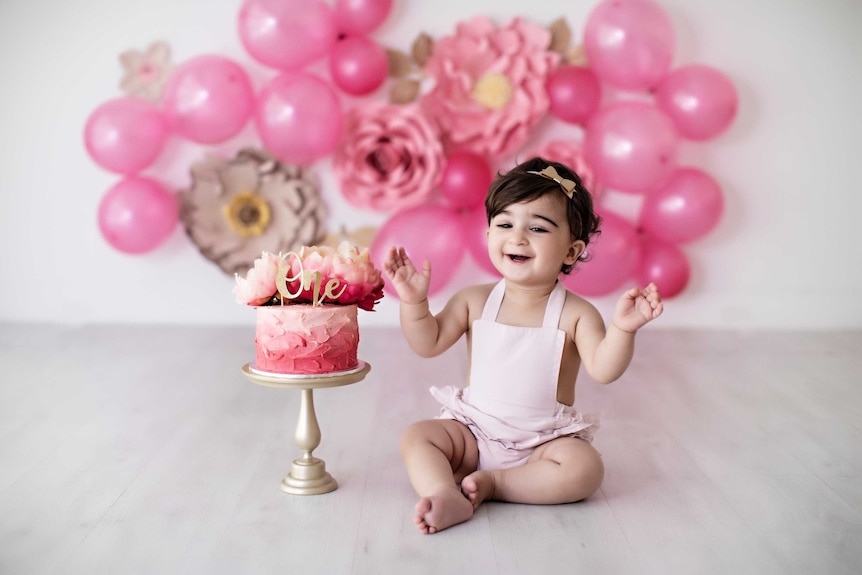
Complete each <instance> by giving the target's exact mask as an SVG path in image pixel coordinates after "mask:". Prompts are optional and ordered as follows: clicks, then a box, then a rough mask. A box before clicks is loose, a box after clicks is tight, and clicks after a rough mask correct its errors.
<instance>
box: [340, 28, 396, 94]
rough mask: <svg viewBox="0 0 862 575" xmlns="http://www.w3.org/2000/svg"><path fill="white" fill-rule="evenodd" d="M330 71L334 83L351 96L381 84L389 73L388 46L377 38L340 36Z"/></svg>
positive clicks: (367, 92) (372, 89)
mask: <svg viewBox="0 0 862 575" xmlns="http://www.w3.org/2000/svg"><path fill="white" fill-rule="evenodd" d="M329 73H330V75H331V76H332V81H333V82H335V85H336V86H338V87H339V88H341V89H342V90H344V91H345V92H346V93H348V94H350V95H352V96H363V95H365V94H369V93H371V92H373V91H374V90H376V89H377V88H379V87H380V86H381V85H382V84H383V81H384V80H386V76H387V74H388V73H389V59H388V57H387V56H386V50H384V49H383V47H381V46H380V44H378V43H377V42H375V41H374V40H370V39H368V38H366V37H364V36H353V37H351V38H345V39H343V40H339V41H338V42H337V43H336V44H335V47H334V48H333V49H332V55H331V56H330V57H329Z"/></svg>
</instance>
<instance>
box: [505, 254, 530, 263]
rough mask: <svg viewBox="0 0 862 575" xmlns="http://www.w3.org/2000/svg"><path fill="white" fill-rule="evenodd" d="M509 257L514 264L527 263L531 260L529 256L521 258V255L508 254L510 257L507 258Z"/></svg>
mask: <svg viewBox="0 0 862 575" xmlns="http://www.w3.org/2000/svg"><path fill="white" fill-rule="evenodd" d="M507 257H508V258H509V259H510V260H512V261H513V262H525V261H527V260H528V259H530V258H529V256H521V255H518V254H508V256H507Z"/></svg>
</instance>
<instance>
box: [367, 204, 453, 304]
mask: <svg viewBox="0 0 862 575" xmlns="http://www.w3.org/2000/svg"><path fill="white" fill-rule="evenodd" d="M393 245H399V246H404V248H405V249H406V250H407V255H409V256H410V259H412V260H413V263H414V264H415V265H416V266H417V268H421V266H422V262H423V261H424V260H428V261H430V262H431V286H430V287H429V289H428V295H434V294H435V293H437V292H438V291H440V290H441V289H442V288H443V287H445V286H446V284H448V283H449V280H451V279H452V276H454V275H455V272H456V271H457V269H458V265H459V264H460V263H461V258H462V257H463V255H464V232H463V222H462V220H461V217H460V216H459V214H458V213H456V212H455V211H453V210H450V209H449V208H446V207H444V206H430V205H426V206H418V207H415V208H409V209H406V210H402V211H400V212H397V213H396V214H395V215H393V216H392V217H391V218H389V220H388V221H386V223H384V224H383V226H382V227H381V228H380V229H379V230H378V231H377V235H375V236H374V241H373V242H372V244H371V259H372V261H373V262H374V263H375V264H376V265H377V267H380V266H381V265H382V264H383V260H384V259H385V257H386V252H387V251H389V248H390V247H391V246H393ZM384 289H385V291H386V293H388V294H390V295H392V296H396V294H395V290H394V289H392V286H390V285H389V282H387V284H386V286H385V288H384ZM396 297H397V296H396Z"/></svg>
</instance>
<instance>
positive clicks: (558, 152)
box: [530, 140, 603, 202]
mask: <svg viewBox="0 0 862 575" xmlns="http://www.w3.org/2000/svg"><path fill="white" fill-rule="evenodd" d="M530 156H539V157H541V158H544V159H546V160H550V161H552V162H559V163H561V164H563V165H566V166H569V167H570V168H572V169H573V170H574V171H575V173H576V174H578V176H580V178H581V183H582V184H583V185H584V187H585V188H587V190H588V191H589V192H590V195H591V196H593V201H594V202H595V201H596V200H598V199H599V198H600V197H601V195H602V191H603V190H602V187H601V183H600V182H599V181H597V180H596V174H595V172H594V171H593V169H592V168H591V167H590V165H589V164H588V163H587V160H586V159H584V150H583V148H581V146H580V145H578V144H577V143H575V142H569V141H566V140H550V141H548V142H545V143H544V144H542V146H541V147H540V148H539V149H538V150H536V151H535V152H533V153H532V154H530Z"/></svg>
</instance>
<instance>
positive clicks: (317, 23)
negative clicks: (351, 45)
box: [237, 0, 338, 71]
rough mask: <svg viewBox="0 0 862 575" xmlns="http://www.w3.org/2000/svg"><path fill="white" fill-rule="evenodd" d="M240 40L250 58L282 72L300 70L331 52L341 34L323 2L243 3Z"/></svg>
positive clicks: (247, 0) (277, 0)
mask: <svg viewBox="0 0 862 575" xmlns="http://www.w3.org/2000/svg"><path fill="white" fill-rule="evenodd" d="M237 26H238V28H239V37H240V40H242V44H243V46H245V49H246V50H248V53H249V54H251V56H252V57H253V58H254V59H255V60H257V61H258V62H260V63H261V64H264V65H266V66H271V67H273V68H277V69H279V70H288V71H289V70H298V69H299V68H302V67H303V66H305V65H306V64H308V63H310V62H313V61H314V60H317V59H318V58H321V57H323V56H325V55H327V54H329V51H330V50H331V49H332V45H333V44H334V43H335V39H336V38H337V36H338V31H337V28H336V25H335V15H334V14H333V11H332V8H330V7H329V5H328V4H327V3H326V2H322V1H321V0H244V2H243V3H242V7H241V8H240V11H239V18H238V19H237Z"/></svg>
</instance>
